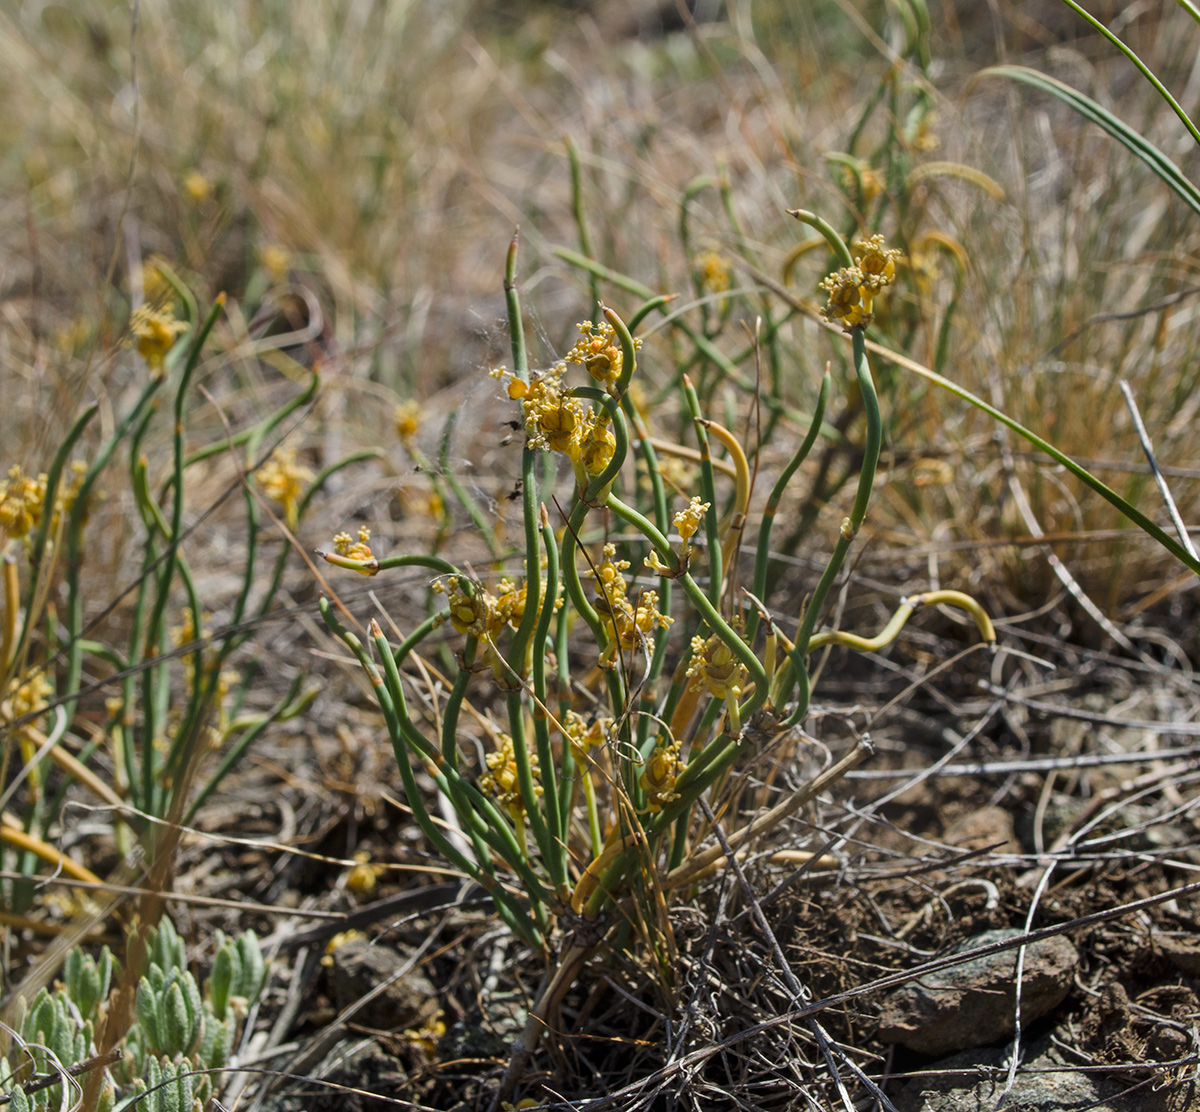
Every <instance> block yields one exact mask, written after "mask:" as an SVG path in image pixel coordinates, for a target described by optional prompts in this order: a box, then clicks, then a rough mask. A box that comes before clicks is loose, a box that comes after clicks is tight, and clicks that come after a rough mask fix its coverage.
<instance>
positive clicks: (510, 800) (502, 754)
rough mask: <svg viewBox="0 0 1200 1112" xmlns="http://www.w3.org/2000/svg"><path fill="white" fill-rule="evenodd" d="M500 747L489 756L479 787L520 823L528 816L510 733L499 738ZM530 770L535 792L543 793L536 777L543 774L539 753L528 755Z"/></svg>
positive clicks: (514, 820)
mask: <svg viewBox="0 0 1200 1112" xmlns="http://www.w3.org/2000/svg"><path fill="white" fill-rule="evenodd" d="M497 736H498V738H499V741H500V748H499V749H497V750H495V751H494V752H492V753H489V754H488V755H487V769H488V770H487V772H485V773H484V774H483V775H482V776H481V777H480V778H479V786H480V787H481V788H482V789H483V790H484V791H485V792H487V793H488V794H489V795H490V796H492V797H493V798H494V799H495V800H496V802H497V803H500V804H502V805H503V806H505V807H507V808H508V813H509V814H510V815H511V816H512V819H513V822H518V821H519V820H520V819H521V817H522V816H523V815H524V814H525V802H524V800H522V798H521V785H520V781H519V779H518V776H517V757H516V753H515V751H514V750H513V740H512V738H511V737H509V736H508V734H499V735H497ZM529 767H530V772H532V774H533V777H534V791H535V792H536V794H537V795H539V796H540V795H541V794H542V786H541V784H538V783H537V782H536V781H537V777H538V776H539V775H540V773H541V768H540V766H539V765H538V760H537V754H536V753H530V754H529Z"/></svg>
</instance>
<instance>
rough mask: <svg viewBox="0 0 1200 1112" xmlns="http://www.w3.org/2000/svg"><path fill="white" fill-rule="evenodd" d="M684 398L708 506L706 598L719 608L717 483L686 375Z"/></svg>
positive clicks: (721, 578) (720, 572)
mask: <svg viewBox="0 0 1200 1112" xmlns="http://www.w3.org/2000/svg"><path fill="white" fill-rule="evenodd" d="M683 396H684V398H686V399H687V405H688V411H689V412H690V413H691V415H692V425H693V427H694V428H695V430H696V440H697V442H698V443H699V445H700V497H701V499H702V500H703V501H705V502H707V503H708V509H707V510H706V511H705V513H704V535H705V537H706V538H707V540H708V597H709V598H710V599H711V600H712V604H713V606H715V607H717V608H718V609H720V606H721V590H722V584H723V582H724V579H725V575H724V568H722V566H721V534H720V529H719V520H718V519H719V516H720V515H719V512H718V510H717V483H716V478H715V476H714V475H713V465H712V455H711V453H710V452H709V448H708V432H707V430H706V429H705V428H704V426H703V425H702V424H701V423H700V421H701V419H702V417H703V414H702V413H701V410H700V399H699V398H698V397H697V396H696V388H695V387H694V386H693V385H692V383H691V381H690V380H689V379H688V377H687V375H684V376H683Z"/></svg>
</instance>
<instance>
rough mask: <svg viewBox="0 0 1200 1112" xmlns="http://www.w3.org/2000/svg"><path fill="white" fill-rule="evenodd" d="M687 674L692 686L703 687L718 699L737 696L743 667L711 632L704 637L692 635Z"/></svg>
mask: <svg viewBox="0 0 1200 1112" xmlns="http://www.w3.org/2000/svg"><path fill="white" fill-rule="evenodd" d="M687 674H688V675H689V676H691V677H692V681H693V682H692V688H693V689H694V690H699V689H701V688H707V689H708V691H709V693H710V694H712V695H715V696H716V697H717V698H718V699H728V698H730V697H731V696H732V697H733V698H737V696H738V695H740V694H741V692H742V683H743V681H744V680H745V678H746V670H745V668H743V667H742V665H741V664H740V663H739V661H738V658H737V657H736V656H734V655H733V650H732V649H731V648H730V647H729V646H728V645H727V644H725V642H724V641H722V640H721V638H719V637H718V636H717V635H716V634H715V633H714V634H712V635H711V636H710V637H709V638H708V640H707V641H706V640H704V639H703V638H701V637H693V638H692V660H691V663H690V664H689V665H688V670H687Z"/></svg>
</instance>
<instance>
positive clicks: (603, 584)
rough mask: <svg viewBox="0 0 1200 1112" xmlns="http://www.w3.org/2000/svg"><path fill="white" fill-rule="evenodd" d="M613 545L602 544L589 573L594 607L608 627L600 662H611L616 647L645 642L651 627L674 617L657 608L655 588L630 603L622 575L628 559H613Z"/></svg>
mask: <svg viewBox="0 0 1200 1112" xmlns="http://www.w3.org/2000/svg"><path fill="white" fill-rule="evenodd" d="M616 552H617V550H616V546H615V545H612V544H606V545H605V546H604V555H603V558H602V559H601V560H600V562H599V563H598V564H597V565H596V569H595V571H594V572H593V573H590V574H592V576H593V578H594V579H595V580H596V609H597V610H598V611H599V613H600V617H601V619H602V620H603V621H604V623H605V625H606V626H607V627H608V631H609V638H610V640H609V645H608V648H607V649H606V650H605V653H604V656H603V657H602V658H601V661H600V663H601V664H611V663H612V662H613V661H614V659H615V658H616V654H617V651H618V650H621V651H624V652H630V651H631V650H633V649H635V648H637V647H638V646H640V645H642V644H644V643H645V640H646V637H647V636H648V635H649V634H650V633H651V632H652V631H653V630H654V629H655V628H658V629H666V628H667V626H669V625H670V624H671V623H672V622H673V621H674V619H673V618H671V617H670V616H668V615H666V614H662V613H660V612H659V609H658V592H657V591H640V592H639V593H638V596H637V600H636V602H630V601H629V596H628V587H627V585H626V583H625V576H624V575H623V574H622V572H624V571H625V570H626V569H627V568H628V567H629V561H628V560H615V559H614V558H613V557H614V556H615V555H616Z"/></svg>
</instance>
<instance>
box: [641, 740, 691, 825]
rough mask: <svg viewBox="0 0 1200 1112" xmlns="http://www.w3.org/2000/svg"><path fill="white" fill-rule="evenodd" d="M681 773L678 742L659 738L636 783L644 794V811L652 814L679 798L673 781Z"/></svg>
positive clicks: (681, 764) (681, 766)
mask: <svg viewBox="0 0 1200 1112" xmlns="http://www.w3.org/2000/svg"><path fill="white" fill-rule="evenodd" d="M682 771H683V762H682V761H681V760H680V759H679V742H677V741H668V740H667V739H666V738H665V737H660V738H659V739H658V742H657V744H656V745H655V746H654V751H653V752H652V753H651V754H650V756H649V757H647V758H646V765H645V768H643V770H642V774H641V776H639V777H638V783H639V784H640V785H641V787H642V791H644V792H645V793H646V809H647V810H648V811H650V812H651V813H652V814H656V813H657V812H659V811H661V810H662V809H663V808H664V807H665V806H666V805H667V804H668V803H674V802H675V800H677V799H678V798H679V793H678V792H677V791H676V790H675V781H676V780H677V779H678V778H679V774H680V773H681V772H682Z"/></svg>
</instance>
